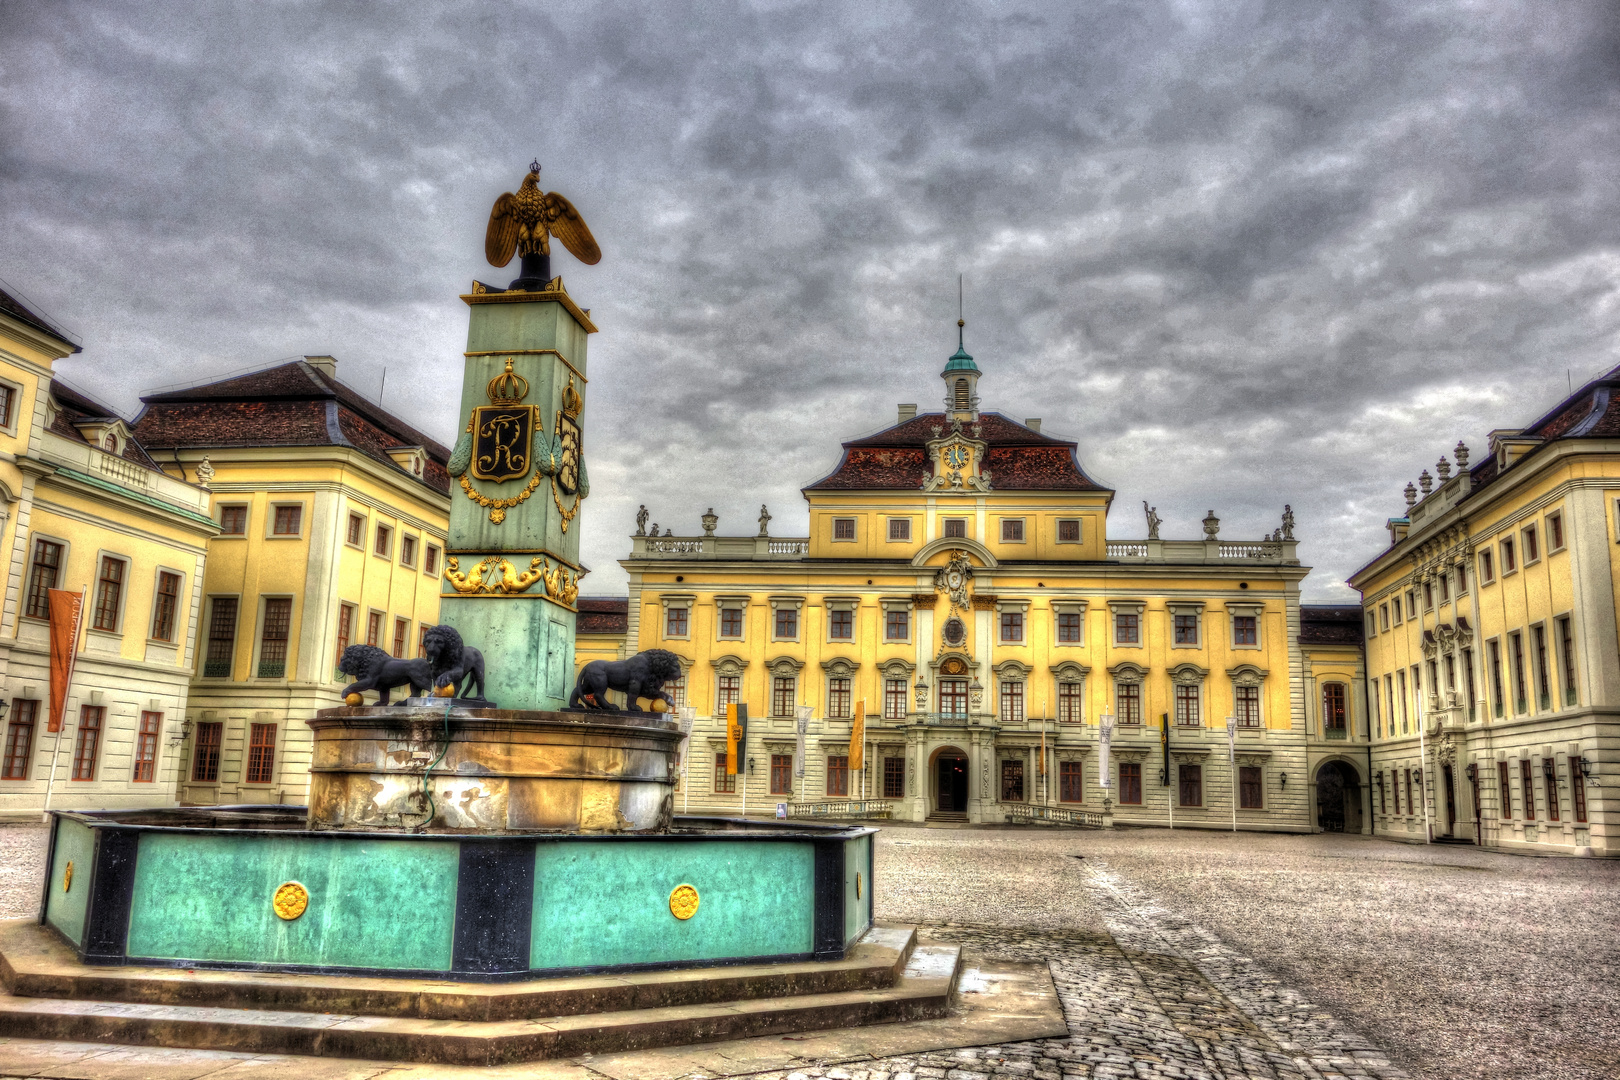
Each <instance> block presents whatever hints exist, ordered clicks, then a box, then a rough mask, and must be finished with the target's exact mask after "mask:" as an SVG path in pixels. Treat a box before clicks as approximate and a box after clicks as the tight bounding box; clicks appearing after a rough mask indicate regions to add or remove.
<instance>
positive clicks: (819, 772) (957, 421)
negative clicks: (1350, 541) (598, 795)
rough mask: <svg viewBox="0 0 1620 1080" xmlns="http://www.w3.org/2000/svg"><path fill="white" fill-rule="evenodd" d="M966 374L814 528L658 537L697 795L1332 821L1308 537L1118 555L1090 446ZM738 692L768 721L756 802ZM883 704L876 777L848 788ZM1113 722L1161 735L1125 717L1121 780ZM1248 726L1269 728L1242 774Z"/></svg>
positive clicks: (636, 542)
mask: <svg viewBox="0 0 1620 1080" xmlns="http://www.w3.org/2000/svg"><path fill="white" fill-rule="evenodd" d="M952 364H953V365H956V367H954V368H950V367H948V369H947V371H946V373H945V376H944V377H945V379H946V387H947V395H948V396H947V402H946V405H947V409H946V411H944V412H942V413H935V414H925V415H922V416H918V415H916V408H915V406H901V408H900V413H899V419H898V422H897V423H896V424H895V425H894V426H892V427H891V428H888V429H886V430H885V431H884V432H880V433H879V434H878V435H875V436H871V437H869V438H866V439H862V440H856V441H855V442H851V443H846V444H845V447H844V456H843V459H842V460H841V462H840V465H839V467H838V469H836V470H835V471H834V473H833V474H831V475H830V476H829V477H826V478H823V479H822V480H820V481H817V482H816V483H814V484H812V485H810V486H809V487H807V488H806V489H805V497H806V499H807V501H808V503H809V521H810V529H809V535H808V536H806V537H793V538H779V537H774V536H771V535H769V518H768V517H767V516H765V515H764V513H763V508H762V519H761V521H760V523H759V525H760V528H759V532H758V533H757V534H756V535H743V536H721V535H716V534H715V533H714V531H713V528H714V523H713V522H712V521H709V520H707V519H706V521H705V525H706V528H705V531H704V534H703V535H695V534H693V535H680V536H674V535H668V534H664V535H659V536H646V535H642V534H641V533H640V532H639V531H638V534H637V535H636V536H635V537H634V538H633V540H632V550H631V552H630V555H629V557H628V558H627V559H625V560H624V561H623V565H624V566H625V568H626V569H627V570H628V571H629V574H630V596H629V608H628V641H629V643H630V651H635V650H639V649H650V648H662V649H668V650H670V651H671V652H674V653H675V654H676V655H677V656H679V657H680V659H681V661H682V664H683V666H684V668H685V672H686V674H685V677H684V679H683V683H682V686H681V687H680V688H679V690H678V694H679V696H680V699H681V701H682V703H683V704H686V705H689V706H691V707H692V708H693V709H694V710H695V713H696V720H695V727H694V734H693V737H692V741H691V744H690V752H689V754H688V755H687V759H686V770H687V772H686V776H685V779H684V781H683V788H682V793H681V797H682V800H683V803H682V805H684V806H686V807H688V808H689V809H690V810H691V811H692V812H697V811H698V810H700V809H701V810H704V811H718V812H725V813H735V812H738V811H739V810H740V809H742V804H743V801H744V797H745V793H744V790H743V789H744V787H746V788H747V793H746V798H747V801H748V804H749V806H750V808H751V811H750V812H753V811H756V810H758V809H760V808H761V807H762V806H763V807H764V808H766V809H773V808H774V804H776V803H782V802H787V803H794V802H827V801H829V800H837V799H840V798H845V799H848V798H859V797H860V796H861V795H862V794H863V792H864V794H865V795H866V796H867V797H869V798H873V799H878V800H881V801H883V802H884V803H886V804H887V805H886V806H885V807H884V808H883V809H885V810H886V811H887V812H889V813H891V814H893V815H894V816H896V817H903V818H908V819H913V820H922V819H925V818H928V817H930V816H932V815H937V814H941V813H943V814H944V815H945V816H946V817H948V818H949V817H958V816H959V817H960V818H961V819H964V820H971V821H1002V820H1006V819H1007V818H1008V817H1009V816H1012V817H1015V818H1016V817H1025V816H1029V814H1030V813H1031V809H1030V808H1034V807H1040V808H1048V807H1049V808H1056V809H1058V810H1060V811H1061V810H1065V809H1067V810H1079V811H1090V812H1095V813H1101V812H1103V811H1105V810H1107V811H1111V812H1112V813H1113V815H1114V817H1115V818H1116V819H1118V820H1125V821H1140V822H1143V823H1158V824H1165V823H1168V822H1169V820H1170V819H1171V817H1172V815H1173V816H1174V819H1175V822H1176V824H1178V825H1191V826H1202V827H1212V828H1231V827H1232V821H1233V817H1234V810H1236V815H1235V816H1236V819H1237V823H1238V825H1239V826H1240V827H1243V828H1262V829H1292V830H1306V829H1310V828H1313V827H1314V823H1315V815H1314V811H1313V808H1312V807H1310V806H1308V805H1307V800H1308V798H1309V796H1310V790H1311V789H1310V787H1309V785H1308V784H1307V783H1306V769H1307V731H1306V714H1307V709H1306V707H1305V702H1304V692H1305V679H1306V670H1305V663H1304V659H1303V656H1304V654H1303V653H1302V651H1301V647H1300V645H1299V643H1298V641H1297V640H1296V639H1297V637H1298V632H1299V626H1300V618H1301V607H1300V603H1299V592H1298V587H1299V581H1300V579H1301V578H1303V577H1304V576H1305V574H1306V573H1307V568H1305V567H1302V566H1300V565H1299V562H1298V560H1297V557H1296V555H1295V543H1294V541H1293V538H1292V536H1289V537H1288V538H1287V539H1283V538H1282V536H1281V535H1280V531H1279V535H1278V536H1277V537H1276V538H1275V539H1271V540H1267V541H1264V542H1230V541H1222V540H1220V539H1219V538H1218V527H1219V523H1218V521H1214V520H1213V519H1212V520H1211V521H1210V522H1208V523H1206V524H1207V526H1208V527H1209V528H1210V529H1213V530H1214V531H1213V532H1209V533H1207V535H1206V537H1205V538H1204V539H1200V540H1186V541H1166V540H1159V539H1158V538H1157V537H1154V538H1152V539H1148V540H1131V541H1119V542H1115V541H1111V540H1110V539H1109V538H1108V535H1107V520H1108V512H1109V508H1110V503H1111V501H1112V498H1113V493H1112V492H1111V491H1109V490H1108V489H1106V488H1104V487H1102V486H1101V485H1098V484H1096V483H1094V482H1093V481H1091V479H1090V478H1089V477H1087V476H1085V474H1084V472H1083V470H1082V469H1081V468H1080V465H1079V462H1078V459H1077V458H1076V457H1075V454H1074V449H1075V444H1073V443H1072V442H1066V441H1064V440H1061V439H1054V438H1052V437H1050V436H1048V435H1043V434H1041V432H1040V430H1039V426H1040V422H1039V421H1027V422H1026V423H1024V424H1018V423H1016V422H1014V421H1011V420H1009V419H1007V418H1006V417H1003V416H1000V415H999V414H996V413H981V412H980V411H979V410H978V407H977V398H976V395H975V393H974V389H975V388H974V386H972V385H969V386H967V387H966V389H965V390H963V389H962V388H961V387H960V386H959V383H960V382H961V381H963V380H964V379H966V380H970V381H971V382H972V383H974V384H976V381H977V377H978V372H977V369H976V367H971V365H972V359H971V357H967V356H966V353H965V351H959V352H958V355H957V357H953V358H952ZM963 372H967V373H968V374H966V375H965V376H964V375H963V374H962V373H963ZM955 572H964V577H965V580H964V581H961V582H958V581H956V580H955V578H954V576H953V574H954V573H955ZM1249 620H1253V621H1252V622H1250V621H1249ZM958 624H959V625H958ZM1251 628H1252V629H1251ZM1251 637H1252V641H1251V640H1250V638H1251ZM1352 648H1353V645H1352ZM729 700H738V701H741V702H744V703H746V704H747V705H748V707H749V713H750V715H751V716H752V717H754V718H755V721H754V724H753V727H752V729H751V730H750V733H749V740H748V753H747V755H746V760H745V761H743V762H742V766H743V768H742V774H743V775H741V776H738V777H737V778H736V781H737V782H736V785H735V786H736V790H735V791H728V790H724V789H725V788H727V787H728V786H730V785H731V781H730V780H728V779H727V774H726V773H725V771H724V768H723V760H724V759H723V754H724V735H723V731H722V726H721V723H720V721H721V718H722V716H723V713H724V706H725V704H726V703H727V702H728V701H729ZM863 702H864V706H865V712H866V715H867V717H868V722H867V725H866V729H865V730H866V739H865V746H866V757H867V759H868V762H869V766H868V768H867V770H866V772H865V774H864V776H862V775H859V774H855V773H850V774H848V775H847V777H846V774H845V773H844V771H843V766H844V765H845V763H846V760H847V759H848V758H849V757H850V740H851V737H852V735H851V733H852V728H853V719H852V713H853V711H854V709H855V707H856V705H857V704H858V703H863ZM1352 707H1353V703H1352ZM801 713H802V714H803V715H805V716H806V717H807V719H806V721H805V727H806V730H805V733H804V735H803V741H802V744H801V742H800V738H799V733H798V730H797V729H798V723H799V716H800V715H801ZM1105 714H1106V715H1109V716H1112V717H1118V718H1120V719H1121V720H1122V721H1125V720H1132V721H1135V722H1134V723H1129V722H1121V723H1117V724H1116V726H1115V727H1114V730H1113V736H1112V761H1111V764H1110V767H1109V769H1108V776H1109V780H1110V784H1111V787H1110V788H1109V789H1108V790H1106V791H1105V790H1104V789H1103V788H1102V787H1101V786H1099V779H1100V776H1099V726H1098V725H1099V720H1100V719H1101V718H1102V717H1103V716H1104V715H1105ZM1228 716H1234V717H1237V716H1241V717H1242V718H1243V720H1244V721H1245V722H1244V723H1243V724H1242V725H1241V726H1239V727H1238V728H1237V731H1236V735H1235V746H1236V762H1235V764H1234V763H1233V762H1232V761H1231V760H1230V759H1229V756H1228V749H1227V744H1228V739H1227V729H1226V721H1227V717H1228ZM1162 719H1168V722H1169V728H1170V735H1169V742H1170V759H1171V761H1170V770H1171V771H1170V773H1169V779H1170V781H1171V782H1170V783H1169V784H1166V783H1165V779H1166V777H1165V774H1164V773H1163V772H1161V770H1162V769H1163V768H1164V765H1165V761H1164V757H1165V755H1164V750H1163V747H1162V745H1161V740H1160V727H1161V720H1162ZM1363 731H1364V728H1363ZM1337 749H1338V748H1337V747H1336V748H1335V750H1337ZM717 755H719V756H720V761H721V764H719V765H717ZM1122 767H1123V771H1122ZM750 770H751V771H750ZM801 772H802V775H800V773H801ZM1289 773H1292V775H1293V783H1292V784H1289V783H1288V781H1287V780H1286V779H1285V775H1286V774H1289ZM1122 782H1123V786H1122ZM1183 782H1185V783H1183ZM1245 784H1246V785H1247V790H1246V791H1242V789H1243V788H1244V786H1245ZM1183 789H1185V790H1183ZM1234 789H1239V790H1234ZM1240 791H1242V794H1240ZM1122 797H1124V798H1126V799H1130V800H1132V801H1122ZM1357 797H1358V798H1359V796H1357ZM1234 800H1236V801H1238V802H1239V803H1240V805H1239V806H1237V807H1234V806H1233V802H1234Z"/></svg>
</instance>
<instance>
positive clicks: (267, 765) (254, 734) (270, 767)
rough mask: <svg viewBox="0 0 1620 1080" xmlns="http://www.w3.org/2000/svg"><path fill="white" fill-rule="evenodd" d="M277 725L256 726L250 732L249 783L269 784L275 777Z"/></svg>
mask: <svg viewBox="0 0 1620 1080" xmlns="http://www.w3.org/2000/svg"><path fill="white" fill-rule="evenodd" d="M275 765H276V725H274V724H254V725H253V726H252V728H251V729H250V730H249V732H248V760H247V782H248V783H250V784H268V783H270V781H271V779H272V778H273V777H274V776H275Z"/></svg>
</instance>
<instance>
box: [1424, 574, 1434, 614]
mask: <svg viewBox="0 0 1620 1080" xmlns="http://www.w3.org/2000/svg"><path fill="white" fill-rule="evenodd" d="M1423 610H1424V611H1433V610H1434V582H1432V581H1425V582H1424V583H1423Z"/></svg>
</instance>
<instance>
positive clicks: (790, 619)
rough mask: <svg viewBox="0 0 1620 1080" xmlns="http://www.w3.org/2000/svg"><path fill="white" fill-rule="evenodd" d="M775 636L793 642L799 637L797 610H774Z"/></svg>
mask: <svg viewBox="0 0 1620 1080" xmlns="http://www.w3.org/2000/svg"><path fill="white" fill-rule="evenodd" d="M776 636H777V637H778V638H784V639H786V640H788V641H793V640H795V639H797V638H798V636H799V609H798V608H793V607H779V608H777V609H776Z"/></svg>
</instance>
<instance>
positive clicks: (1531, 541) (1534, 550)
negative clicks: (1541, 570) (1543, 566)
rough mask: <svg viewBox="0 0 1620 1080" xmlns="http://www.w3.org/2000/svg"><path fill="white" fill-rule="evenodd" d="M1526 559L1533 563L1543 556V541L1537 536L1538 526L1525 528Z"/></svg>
mask: <svg viewBox="0 0 1620 1080" xmlns="http://www.w3.org/2000/svg"><path fill="white" fill-rule="evenodd" d="M1523 535H1524V561H1525V562H1527V563H1533V562H1535V561H1536V560H1537V559H1539V558H1541V541H1540V540H1539V539H1537V537H1536V527H1535V526H1534V525H1532V526H1530V527H1529V528H1528V529H1525V530H1524V534H1523Z"/></svg>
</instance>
